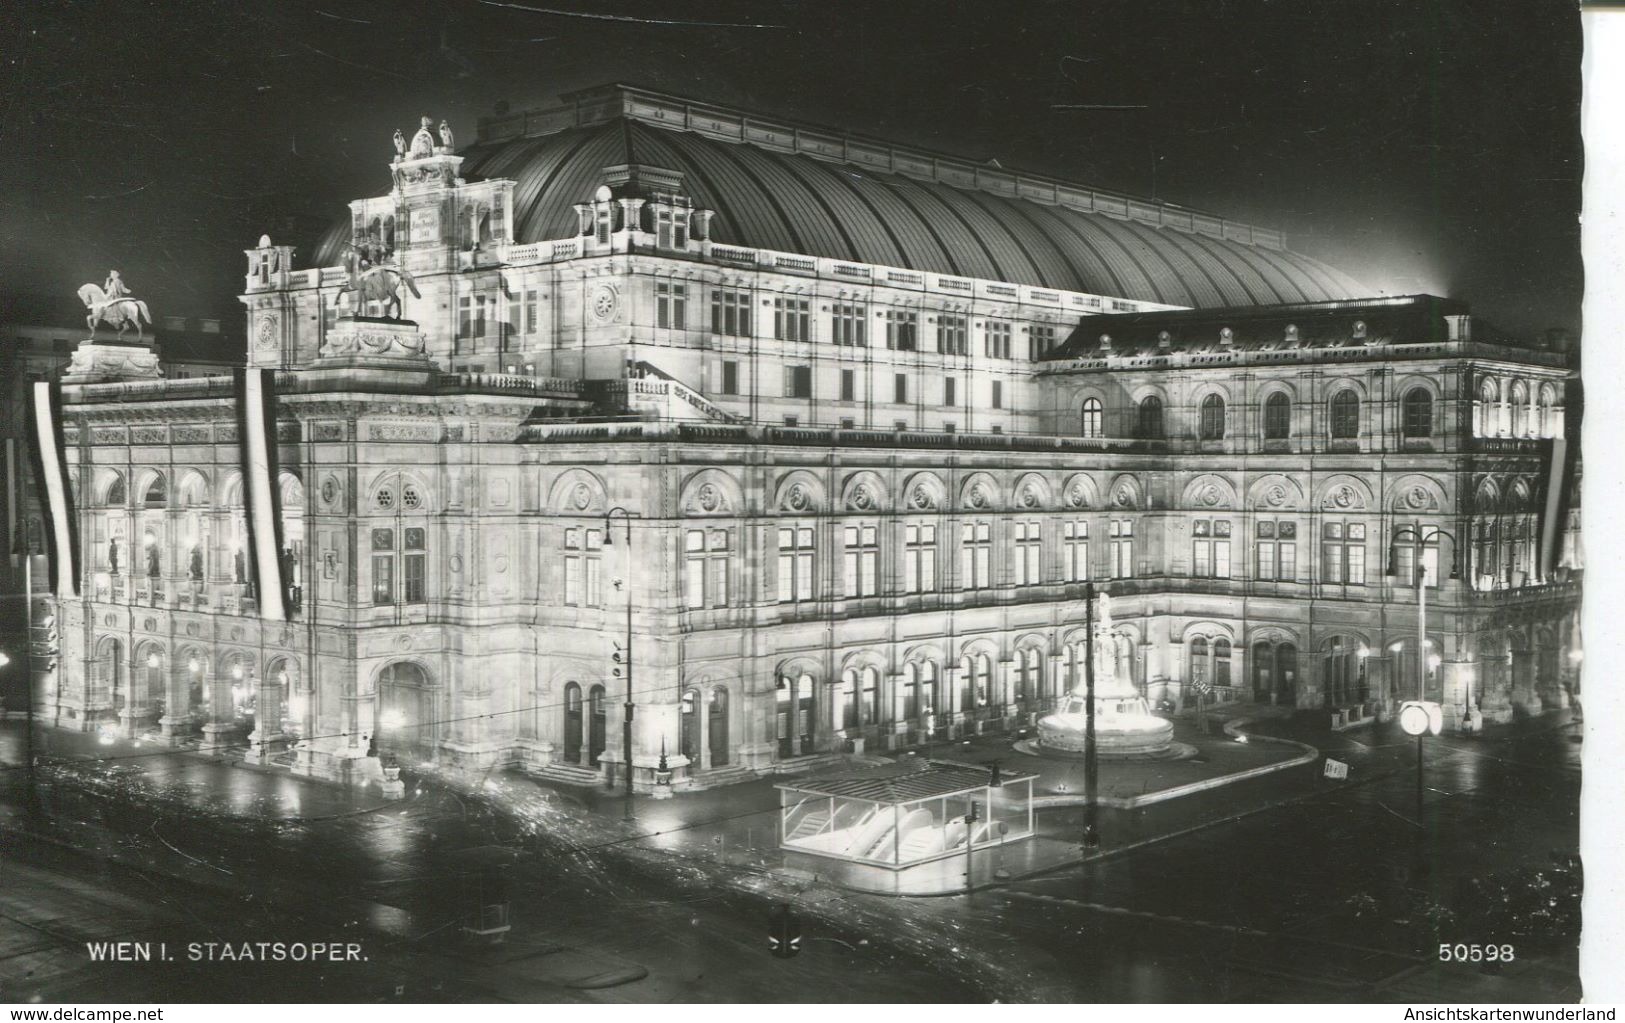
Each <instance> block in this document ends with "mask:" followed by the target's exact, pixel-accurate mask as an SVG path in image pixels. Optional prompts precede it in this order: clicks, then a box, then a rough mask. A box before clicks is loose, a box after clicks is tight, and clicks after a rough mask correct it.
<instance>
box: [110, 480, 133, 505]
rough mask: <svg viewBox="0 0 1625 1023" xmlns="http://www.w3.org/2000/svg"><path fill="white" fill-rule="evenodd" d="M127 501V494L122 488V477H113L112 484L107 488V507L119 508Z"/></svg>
mask: <svg viewBox="0 0 1625 1023" xmlns="http://www.w3.org/2000/svg"><path fill="white" fill-rule="evenodd" d="M128 500H129V496H128V492H127V491H126V490H125V487H124V477H123V476H114V477H113V482H112V483H111V484H109V486H108V488H107V505H108V507H110V508H121V507H123V506H124V504H125V502H126V501H128Z"/></svg>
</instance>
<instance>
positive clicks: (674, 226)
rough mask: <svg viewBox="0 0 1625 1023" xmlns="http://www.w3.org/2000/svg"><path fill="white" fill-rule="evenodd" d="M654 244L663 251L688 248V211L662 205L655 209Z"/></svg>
mask: <svg viewBox="0 0 1625 1023" xmlns="http://www.w3.org/2000/svg"><path fill="white" fill-rule="evenodd" d="M655 244H656V245H657V246H659V247H660V248H663V249H682V248H687V247H688V211H687V210H685V209H674V208H672V207H670V206H666V205H664V204H662V205H659V206H656V208H655Z"/></svg>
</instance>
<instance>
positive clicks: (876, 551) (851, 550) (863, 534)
mask: <svg viewBox="0 0 1625 1023" xmlns="http://www.w3.org/2000/svg"><path fill="white" fill-rule="evenodd" d="M845 539H846V554H845V562H844V567H845V573H844V574H845V580H846V585H845V593H846V595H847V596H848V597H872V596H874V595H875V594H876V593H878V592H879V590H880V584H879V581H878V579H877V578H876V576H877V574H878V570H879V564H880V545H879V541H878V538H877V533H876V529H875V527H874V526H847V527H846V529H845Z"/></svg>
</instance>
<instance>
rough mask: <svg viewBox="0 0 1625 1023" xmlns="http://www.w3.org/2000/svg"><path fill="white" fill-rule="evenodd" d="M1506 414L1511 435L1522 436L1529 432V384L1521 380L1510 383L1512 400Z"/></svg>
mask: <svg viewBox="0 0 1625 1023" xmlns="http://www.w3.org/2000/svg"><path fill="white" fill-rule="evenodd" d="M1510 404H1511V408H1510V409H1508V410H1507V411H1508V414H1509V415H1510V416H1511V419H1512V423H1511V427H1512V436H1514V437H1523V436H1527V435H1528V433H1529V411H1530V410H1529V385H1528V384H1526V383H1524V382H1523V381H1522V380H1518V381H1514V382H1513V384H1512V401H1511V403H1510Z"/></svg>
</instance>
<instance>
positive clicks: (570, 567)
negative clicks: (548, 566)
mask: <svg viewBox="0 0 1625 1023" xmlns="http://www.w3.org/2000/svg"><path fill="white" fill-rule="evenodd" d="M603 547H604V532H603V530H601V529H582V528H580V527H576V526H572V527H570V528H569V529H566V530H565V531H564V602H565V603H566V604H569V605H571V606H574V607H601V606H602V605H603V602H604V596H603V585H602V578H601V577H602V568H603Z"/></svg>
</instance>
